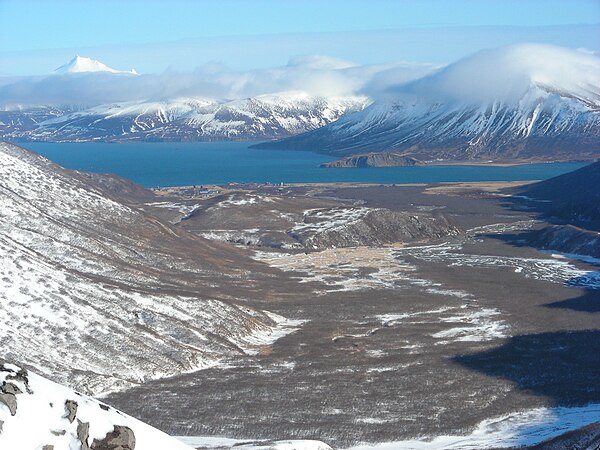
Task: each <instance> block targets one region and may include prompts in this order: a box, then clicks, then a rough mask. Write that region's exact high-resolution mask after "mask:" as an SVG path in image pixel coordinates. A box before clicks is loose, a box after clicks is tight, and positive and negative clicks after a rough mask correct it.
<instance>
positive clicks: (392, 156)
mask: <svg viewBox="0 0 600 450" xmlns="http://www.w3.org/2000/svg"><path fill="white" fill-rule="evenodd" d="M421 164H423V163H422V161H420V160H418V159H416V158H413V157H412V156H407V155H403V154H401V153H392V152H381V153H364V154H360V155H353V156H349V157H347V158H342V159H337V160H335V161H331V162H327V163H323V164H321V167H327V168H331V167H336V168H347V167H412V166H418V165H421Z"/></svg>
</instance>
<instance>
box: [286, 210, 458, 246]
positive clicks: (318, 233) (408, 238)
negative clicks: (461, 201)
mask: <svg viewBox="0 0 600 450" xmlns="http://www.w3.org/2000/svg"><path fill="white" fill-rule="evenodd" d="M459 232H460V230H459V229H458V228H457V227H456V226H454V225H453V224H451V223H450V222H449V221H448V219H446V217H444V216H443V215H436V216H434V215H429V214H413V213H407V212H402V211H392V210H389V209H385V208H330V209H323V210H314V211H309V212H307V213H306V214H305V215H304V223H302V224H298V225H297V226H296V227H294V228H293V229H292V230H290V231H289V232H288V234H289V235H290V236H291V237H292V238H294V239H295V240H296V241H297V242H299V243H300V244H301V246H302V247H304V248H309V249H325V248H336V247H357V246H381V245H386V244H393V243H406V242H418V241H424V240H432V239H437V238H440V237H444V236H452V235H456V234H458V233H459Z"/></svg>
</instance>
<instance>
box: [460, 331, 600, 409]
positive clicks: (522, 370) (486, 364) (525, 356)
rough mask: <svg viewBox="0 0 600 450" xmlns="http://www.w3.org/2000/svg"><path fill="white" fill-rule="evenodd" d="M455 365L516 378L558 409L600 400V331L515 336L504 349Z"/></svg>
mask: <svg viewBox="0 0 600 450" xmlns="http://www.w3.org/2000/svg"><path fill="white" fill-rule="evenodd" d="M453 361H455V362H457V363H459V364H461V365H462V366H464V367H467V368H469V369H471V370H474V371H477V372H481V373H484V374H485V375H488V376H490V377H498V378H504V379H507V380H510V381H511V382H513V383H514V384H515V386H516V387H517V388H518V389H520V390H522V391H525V392H528V393H532V394H535V395H540V396H545V397H547V398H549V399H551V400H552V401H553V402H554V403H555V404H556V405H564V406H567V405H572V406H574V405H585V404H588V403H597V402H600V379H599V378H598V374H600V330H584V331H564V332H550V333H539V334H529V335H521V336H514V337H512V338H510V339H509V340H508V341H507V342H506V343H505V344H504V345H502V346H500V347H497V348H494V349H491V350H487V351H483V352H479V353H473V354H467V355H459V356H455V357H454V358H453Z"/></svg>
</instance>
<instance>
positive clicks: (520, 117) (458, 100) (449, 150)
mask: <svg viewBox="0 0 600 450" xmlns="http://www.w3.org/2000/svg"><path fill="white" fill-rule="evenodd" d="M264 145H265V146H267V147H269V146H270V147H277V148H297V149H312V150H318V151H322V152H327V153H330V154H335V155H349V154H358V153H362V152H374V151H375V152H378V151H388V150H394V151H396V152H397V153H398V151H399V152H400V153H401V154H402V155H405V156H408V155H411V156H414V157H415V158H417V159H418V160H421V161H431V160H434V161H435V160H474V159H475V160H476V159H485V160H489V159H492V160H511V159H512V160H514V159H522V158H530V159H536V158H537V159H546V160H548V159H575V158H582V157H583V158H593V157H597V156H598V155H599V154H600V58H598V57H597V56H593V55H589V54H586V53H583V52H579V51H574V50H568V49H563V48H558V47H552V46H546V45H533V44H527V45H525V44H523V45H515V46H511V47H505V48H500V49H496V50H488V51H483V52H480V53H478V54H476V55H474V56H472V57H469V58H466V59H463V60H460V61H458V62H456V63H454V64H451V65H450V66H447V67H446V68H444V69H442V70H440V71H439V72H437V73H435V74H433V75H430V76H428V77H425V78H422V79H420V80H417V81H414V82H411V83H408V84H405V85H402V86H399V87H398V88H396V89H395V90H393V91H391V92H390V93H389V95H388V96H387V97H386V98H383V99H380V100H379V101H376V102H375V103H374V104H373V105H371V106H370V107H368V108H366V109H365V110H363V111H361V112H358V113H355V114H350V115H347V116H345V117H343V118H342V119H340V120H339V121H337V122H335V123H332V124H329V125H327V126H325V127H322V128H320V129H318V130H315V131H313V132H309V133H306V134H303V135H299V136H295V137H291V138H288V139H285V140H283V141H279V142H274V143H269V144H264Z"/></svg>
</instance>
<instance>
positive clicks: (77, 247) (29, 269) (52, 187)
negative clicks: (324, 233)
mask: <svg viewBox="0 0 600 450" xmlns="http://www.w3.org/2000/svg"><path fill="white" fill-rule="evenodd" d="M0 268H1V272H2V278H0V340H1V341H2V343H3V348H4V349H5V355H4V356H5V357H6V358H9V359H10V360H13V361H18V362H19V363H20V364H24V365H27V366H29V367H35V368H36V369H37V370H38V371H40V372H41V373H43V374H45V375H49V376H52V378H53V379H54V380H56V381H59V382H61V383H64V384H68V385H69V386H72V387H76V388H78V389H81V390H85V391H86V392H91V393H99V392H102V391H105V390H114V389H119V388H124V387H127V386H131V385H132V384H136V383H139V382H142V381H144V380H145V379H148V378H156V377H162V376H168V375H173V374H176V373H179V372H182V371H190V370H194V369H197V368H201V367H204V366H207V365H210V364H213V363H214V362H215V361H218V360H219V358H221V357H223V356H226V355H237V354H241V353H243V352H244V351H248V350H251V349H253V348H254V347H255V346H257V345H261V344H267V343H269V342H271V341H272V340H274V339H275V337H276V336H277V335H279V334H280V332H281V330H280V328H281V326H285V325H286V321H285V320H284V319H283V318H282V317H280V316H277V315H275V314H271V313H268V312H263V311H258V310H254V309H251V308H248V307H246V306H241V305H239V304H237V303H236V302H232V301H231V300H230V299H231V298H233V297H232V296H231V295H228V294H227V292H225V291H226V288H230V289H237V288H244V287H249V286H252V285H253V283H255V282H250V281H249V280H248V270H252V271H253V273H254V279H255V280H256V279H258V278H260V274H261V271H262V268H261V267H260V266H258V265H256V264H254V263H252V262H251V261H249V260H246V259H244V257H243V256H241V255H240V254H239V253H238V252H237V250H235V249H228V248H227V247H226V246H221V245H220V244H217V243H209V242H207V241H204V240H203V239H201V238H197V237H193V236H191V235H188V234H187V233H185V232H182V231H178V230H176V229H174V228H172V227H171V226H169V225H167V224H164V223H162V222H160V221H158V220H157V219H155V218H153V217H150V216H147V215H145V214H143V213H141V212H140V211H139V210H137V209H135V208H132V207H129V206H127V205H125V204H123V203H120V202H118V201H116V200H113V199H112V198H110V194H108V193H106V192H103V191H102V190H101V189H100V188H99V187H95V186H94V184H93V183H92V182H91V181H90V178H88V177H86V176H84V175H82V174H78V173H75V172H71V171H67V170H65V169H63V168H61V167H59V166H57V165H56V164H53V163H51V162H50V161H48V160H46V159H45V158H42V157H40V156H38V155H36V154H33V153H31V152H28V151H27V150H24V149H22V148H19V147H16V146H14V145H10V144H5V143H2V144H0Z"/></svg>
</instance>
